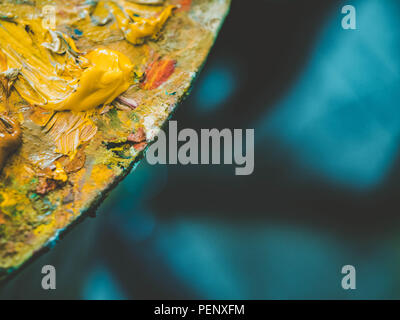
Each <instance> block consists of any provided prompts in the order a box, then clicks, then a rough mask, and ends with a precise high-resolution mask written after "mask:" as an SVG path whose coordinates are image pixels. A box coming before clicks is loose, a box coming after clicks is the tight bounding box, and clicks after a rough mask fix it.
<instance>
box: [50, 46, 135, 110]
mask: <svg viewBox="0 0 400 320" xmlns="http://www.w3.org/2000/svg"><path fill="white" fill-rule="evenodd" d="M83 57H84V58H85V59H87V65H88V66H87V67H86V68H85V69H84V70H83V71H82V74H81V75H80V77H79V78H78V79H77V80H76V90H74V91H72V92H71V93H70V94H69V95H68V97H66V98H65V99H64V100H62V101H60V102H58V101H55V100H50V101H49V103H47V104H45V105H43V107H44V108H46V109H50V110H56V111H60V110H72V111H88V110H91V109H94V108H96V107H98V106H100V105H102V104H108V103H111V102H112V101H113V100H114V99H116V98H117V97H118V96H119V95H121V94H122V93H123V92H125V91H126V90H127V89H128V88H129V86H130V85H131V82H130V77H131V72H132V69H133V64H132V63H131V61H130V60H129V58H128V57H126V56H125V55H124V54H122V53H120V52H117V51H112V50H109V49H95V50H93V51H91V52H89V53H88V54H86V55H84V56H83Z"/></svg>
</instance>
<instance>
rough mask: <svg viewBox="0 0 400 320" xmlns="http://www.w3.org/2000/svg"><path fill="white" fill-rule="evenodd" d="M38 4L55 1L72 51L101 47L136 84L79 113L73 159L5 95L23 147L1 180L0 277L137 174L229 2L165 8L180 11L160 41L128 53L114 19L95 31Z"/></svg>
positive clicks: (183, 0) (69, 6) (38, 112)
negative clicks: (90, 131)
mask: <svg viewBox="0 0 400 320" xmlns="http://www.w3.org/2000/svg"><path fill="white" fill-rule="evenodd" d="M38 2H40V4H41V5H42V6H43V5H45V4H54V2H56V4H60V3H62V6H61V7H62V8H63V9H62V12H58V14H59V15H60V16H61V17H62V19H63V21H62V22H63V23H61V24H60V30H61V31H62V32H64V33H65V34H67V35H69V36H71V37H74V38H75V39H76V43H77V46H78V48H79V50H86V49H88V48H96V47H100V46H101V47H106V48H109V49H112V50H116V51H119V52H122V53H123V54H125V55H126V56H127V57H129V58H130V59H131V60H133V61H140V63H139V64H137V66H136V69H135V73H137V75H138V76H137V83H136V84H135V85H133V86H132V87H131V88H130V89H129V90H128V91H127V92H126V93H125V94H124V96H123V99H125V100H126V101H123V99H122V101H119V100H117V101H116V103H115V104H114V106H104V107H103V108H102V109H101V110H97V111H96V112H92V113H90V114H89V115H88V116H87V117H90V121H92V122H93V123H94V124H95V126H96V128H97V131H96V133H95V135H94V136H93V137H91V138H90V139H87V141H84V143H81V144H80V145H79V147H78V148H77V151H76V153H75V155H74V156H73V157H68V156H65V155H62V154H60V153H57V152H56V150H57V149H56V146H55V143H54V137H53V136H51V134H49V131H46V128H45V127H43V123H44V122H43V123H41V121H45V120H46V117H49V116H50V115H49V114H48V111H47V110H44V109H40V108H38V107H34V106H32V105H29V104H28V103H27V102H26V101H24V99H22V98H21V96H20V95H19V94H18V93H17V92H15V91H13V92H11V96H10V97H9V99H8V102H7V103H8V104H9V106H8V107H9V108H11V114H12V116H13V117H14V118H15V119H18V121H19V122H20V125H21V128H22V132H23V142H22V146H21V147H20V148H19V149H18V151H17V152H16V153H14V154H13V155H12V156H11V158H10V159H8V160H7V163H6V165H5V167H4V169H3V170H2V172H1V174H0V280H4V279H6V278H7V277H8V275H10V274H11V273H12V272H13V271H14V270H17V269H19V268H20V267H21V266H22V265H23V264H24V263H25V262H27V261H29V260H30V259H32V258H33V257H34V256H36V255H37V254H38V253H40V252H42V251H43V249H46V248H47V247H49V246H50V245H51V244H52V243H53V242H55V241H56V240H57V239H58V238H59V236H60V234H61V233H63V232H64V231H66V230H67V229H69V228H70V227H71V226H72V225H74V224H76V223H77V222H78V221H80V220H82V219H83V218H84V217H85V216H86V215H87V214H88V213H93V212H94V211H95V210H96V208H97V207H98V205H99V204H100V203H101V201H102V200H103V199H104V198H105V197H106V195H107V193H108V192H109V191H110V190H111V189H113V188H114V187H115V186H116V185H117V184H118V182H120V181H121V180H122V179H123V178H124V177H125V176H126V175H127V174H128V173H129V172H130V171H131V170H132V169H133V168H135V167H136V165H137V164H138V162H139V161H140V160H141V159H142V157H143V151H144V150H145V148H146V147H147V146H148V145H149V144H150V143H151V142H152V141H153V140H154V137H155V135H156V133H157V130H158V129H159V128H161V127H162V125H163V124H164V123H165V121H166V120H167V119H168V118H169V117H170V116H171V114H172V112H173V111H174V109H175V108H176V106H177V105H178V104H179V102H180V101H181V100H182V99H183V98H184V97H185V95H186V94H187V93H188V92H189V89H190V86H191V84H192V82H193V80H194V78H195V77H196V74H197V73H198V72H199V71H200V69H201V67H202V65H203V63H204V61H205V59H206V57H207V55H208V53H209V51H210V49H211V47H212V45H213V43H214V41H215V38H216V35H217V33H218V31H219V29H220V27H221V25H222V22H223V20H224V18H225V16H226V14H227V12H228V10H229V5H230V0H192V1H188V0H170V1H166V3H167V4H168V3H169V4H171V3H172V4H181V6H180V8H179V9H177V10H176V12H174V14H173V16H172V17H171V18H170V19H169V20H168V21H167V23H166V25H165V27H164V29H163V30H162V32H161V35H160V37H159V38H158V40H157V41H153V40H151V41H147V42H146V43H144V44H143V45H140V46H134V45H132V44H131V43H129V42H128V41H126V40H125V39H124V37H123V35H121V31H120V30H118V28H115V27H113V25H112V23H113V22H111V25H110V26H93V25H91V24H90V25H89V24H86V23H84V22H82V21H79V20H70V19H71V15H73V13H71V12H73V11H74V6H76V5H77V4H78V3H79V2H80V1H79V0H74V1H61V0H58V1H36V3H38ZM7 3H8V2H7V1H4V2H3V3H1V4H0V12H4V10H7V9H9V8H7ZM36 5H38V4H36ZM21 6H24V9H23V10H26V12H31V10H36V11H38V10H39V9H41V8H36V7H35V6H34V5H32V4H29V2H28V3H27V4H21ZM0 22H1V21H0ZM3 100H4V99H3ZM3 100H2V101H1V102H0V104H4V103H5V102H4V101H3ZM124 102H125V103H124ZM132 104H133V105H132ZM136 105H137V106H136ZM59 117H60V118H61V120H59V121H62V120H63V117H65V119H66V120H65V121H70V120H68V119H70V117H71V115H69V114H68V111H63V112H61V113H60V115H59ZM77 117H78V116H77ZM79 117H80V118H79V119H80V120H74V121H83V124H82V125H83V126H84V125H85V123H86V122H84V121H86V120H85V119H86V118H82V117H81V115H80V116H79ZM85 117H86V115H85ZM82 119H83V120H82ZM47 120H48V119H47Z"/></svg>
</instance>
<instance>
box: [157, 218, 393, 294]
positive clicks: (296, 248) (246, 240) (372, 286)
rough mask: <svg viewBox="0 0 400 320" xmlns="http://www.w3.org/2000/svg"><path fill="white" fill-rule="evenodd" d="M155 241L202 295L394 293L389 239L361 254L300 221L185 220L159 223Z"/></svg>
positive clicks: (183, 277)
mask: <svg viewBox="0 0 400 320" xmlns="http://www.w3.org/2000/svg"><path fill="white" fill-rule="evenodd" d="M155 246H156V248H155V249H156V250H157V251H158V252H159V254H160V256H162V257H163V258H164V259H165V260H166V261H168V264H169V265H170V266H171V268H172V270H174V272H175V273H176V275H177V277H178V278H180V279H181V280H182V281H183V282H184V283H186V284H187V285H190V286H191V287H192V288H193V290H194V291H195V292H196V294H197V295H199V296H200V297H201V298H204V299H361V298H365V299H383V298H388V297H392V294H393V292H394V291H393V290H394V288H393V287H394V285H393V281H392V280H393V274H395V272H396V270H395V267H394V266H393V261H392V259H391V257H392V252H393V250H394V248H393V244H390V245H389V247H390V248H391V251H390V250H388V252H386V253H383V254H382V252H381V251H382V250H381V249H382V248H384V247H386V245H385V243H377V244H376V247H375V248H371V250H370V251H369V252H368V254H366V255H362V254H360V253H355V252H357V248H353V247H352V246H351V245H347V246H346V245H345V243H344V242H342V241H340V240H338V239H335V238H334V237H333V236H330V235H329V234H323V233H319V232H316V231H312V230H310V229H306V228H301V227H295V226H288V225H260V224H248V225H235V224H229V225H227V224H226V223H224V224H223V225H222V224H219V223H216V222H215V221H212V222H206V221H198V220H193V221H188V220H186V221H181V222H175V223H174V224H169V225H166V226H163V227H162V228H160V232H159V235H158V237H157V240H156V241H155ZM347 264H350V265H354V267H355V268H356V285H357V287H356V290H344V289H343V288H342V287H341V281H342V278H343V277H344V276H345V275H344V274H342V273H341V270H342V267H343V266H344V265H347Z"/></svg>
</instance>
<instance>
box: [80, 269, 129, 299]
mask: <svg viewBox="0 0 400 320" xmlns="http://www.w3.org/2000/svg"><path fill="white" fill-rule="evenodd" d="M82 298H83V299H85V300H125V299H126V297H125V295H124V294H123V293H122V291H121V290H120V288H119V286H118V283H117V282H115V281H114V279H113V277H112V275H111V273H110V272H109V271H108V270H107V268H106V267H105V266H103V265H98V266H97V267H96V268H95V269H94V270H93V271H92V272H91V273H90V274H89V275H88V277H87V280H86V283H85V284H84V287H83V292H82Z"/></svg>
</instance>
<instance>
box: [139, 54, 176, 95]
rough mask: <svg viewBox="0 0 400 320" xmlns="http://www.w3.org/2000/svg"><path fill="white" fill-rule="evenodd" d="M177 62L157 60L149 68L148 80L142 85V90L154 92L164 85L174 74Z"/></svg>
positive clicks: (147, 72)
mask: <svg viewBox="0 0 400 320" xmlns="http://www.w3.org/2000/svg"><path fill="white" fill-rule="evenodd" d="M175 64H176V61H175V60H169V59H166V60H156V61H154V62H153V63H152V64H150V66H149V67H148V69H147V71H146V79H145V81H144V82H143V83H142V86H141V87H142V88H143V89H147V90H153V89H156V88H158V87H159V86H160V85H162V84H163V83H164V82H165V81H167V80H168V78H169V77H170V76H171V75H172V74H173V73H174V70H175Z"/></svg>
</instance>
